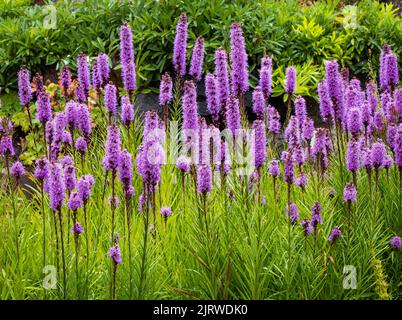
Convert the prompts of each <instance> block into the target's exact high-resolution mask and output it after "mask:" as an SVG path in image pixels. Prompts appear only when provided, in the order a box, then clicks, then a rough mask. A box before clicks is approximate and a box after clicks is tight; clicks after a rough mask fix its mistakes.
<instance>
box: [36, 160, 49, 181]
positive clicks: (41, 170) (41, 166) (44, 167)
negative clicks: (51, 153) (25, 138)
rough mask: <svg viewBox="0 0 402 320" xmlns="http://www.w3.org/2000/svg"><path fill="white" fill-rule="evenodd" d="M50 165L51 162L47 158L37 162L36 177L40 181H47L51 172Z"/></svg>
mask: <svg viewBox="0 0 402 320" xmlns="http://www.w3.org/2000/svg"><path fill="white" fill-rule="evenodd" d="M48 165H49V161H48V160H47V159H46V157H45V156H43V157H41V158H39V159H37V160H35V171H34V177H35V178H36V179H38V180H42V181H43V180H45V179H46V178H47V175H48V172H49V170H48Z"/></svg>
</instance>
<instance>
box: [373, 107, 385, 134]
mask: <svg viewBox="0 0 402 320" xmlns="http://www.w3.org/2000/svg"><path fill="white" fill-rule="evenodd" d="M373 124H374V127H375V128H376V129H377V130H378V131H382V130H383V129H384V112H383V111H382V109H377V110H376V111H375V112H374V116H373Z"/></svg>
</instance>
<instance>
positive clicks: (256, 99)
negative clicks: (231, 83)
mask: <svg viewBox="0 0 402 320" xmlns="http://www.w3.org/2000/svg"><path fill="white" fill-rule="evenodd" d="M253 112H254V114H255V115H256V116H257V119H260V120H262V119H264V113H265V99H264V94H263V92H262V90H261V88H260V87H258V86H257V87H256V88H255V90H254V91H253Z"/></svg>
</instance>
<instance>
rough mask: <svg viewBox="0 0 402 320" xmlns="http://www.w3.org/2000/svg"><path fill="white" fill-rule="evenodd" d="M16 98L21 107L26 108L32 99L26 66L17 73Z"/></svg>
mask: <svg viewBox="0 0 402 320" xmlns="http://www.w3.org/2000/svg"><path fill="white" fill-rule="evenodd" d="M18 97H19V99H20V104H21V105H22V106H28V105H29V103H30V102H31V99H32V90H31V80H30V74H29V71H28V69H27V68H26V66H22V68H21V70H20V71H19V72H18Z"/></svg>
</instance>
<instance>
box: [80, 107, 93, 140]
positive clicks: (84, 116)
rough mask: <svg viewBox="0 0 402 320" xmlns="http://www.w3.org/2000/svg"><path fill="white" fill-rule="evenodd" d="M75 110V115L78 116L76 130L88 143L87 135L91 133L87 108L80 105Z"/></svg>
mask: <svg viewBox="0 0 402 320" xmlns="http://www.w3.org/2000/svg"><path fill="white" fill-rule="evenodd" d="M76 110H77V111H76V112H77V115H79V117H78V119H77V124H78V129H79V130H80V131H81V133H82V134H83V135H84V137H85V139H86V140H87V142H88V140H89V135H90V134H91V131H92V124H91V115H90V113H89V109H88V106H87V105H85V104H80V105H79V106H78V107H77V109H76Z"/></svg>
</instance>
